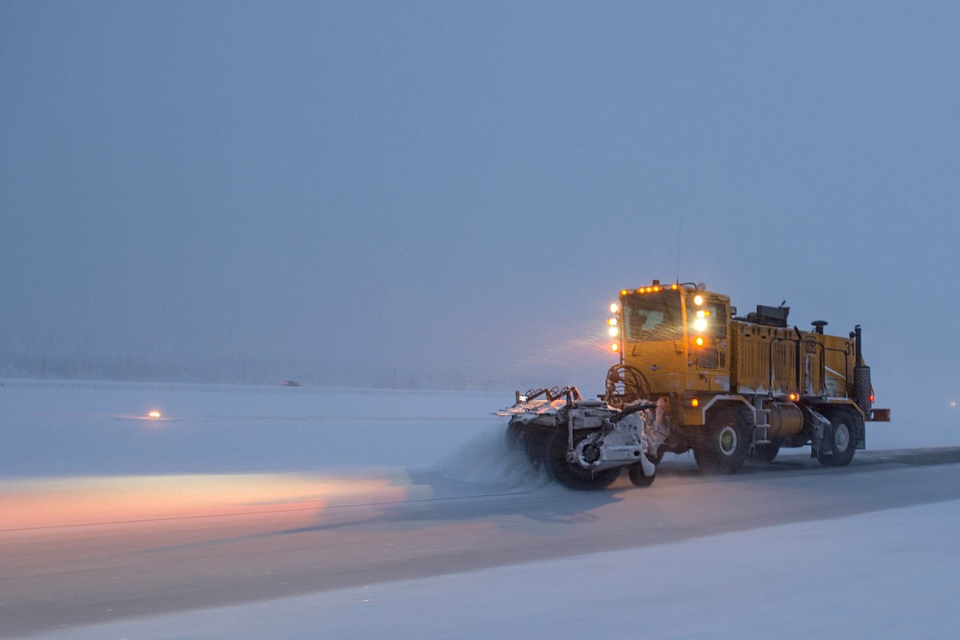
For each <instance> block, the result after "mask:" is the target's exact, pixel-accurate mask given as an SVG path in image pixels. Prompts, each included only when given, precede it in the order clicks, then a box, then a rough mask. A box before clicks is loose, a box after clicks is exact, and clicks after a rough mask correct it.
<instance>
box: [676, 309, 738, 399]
mask: <svg viewBox="0 0 960 640" xmlns="http://www.w3.org/2000/svg"><path fill="white" fill-rule="evenodd" d="M684 312H685V315H686V322H685V326H686V332H687V336H686V343H687V353H688V358H687V371H688V374H687V388H688V389H690V390H697V391H716V392H726V391H729V390H730V365H729V362H728V358H727V334H728V331H729V323H730V301H729V299H728V298H727V297H726V296H720V295H717V294H712V293H707V292H705V291H692V292H689V293H687V295H685V296H684Z"/></svg>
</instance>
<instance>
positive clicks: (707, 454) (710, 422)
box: [693, 407, 750, 474]
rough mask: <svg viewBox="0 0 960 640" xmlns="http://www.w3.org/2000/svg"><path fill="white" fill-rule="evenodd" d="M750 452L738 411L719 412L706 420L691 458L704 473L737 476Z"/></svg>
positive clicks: (744, 427)
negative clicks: (733, 474)
mask: <svg viewBox="0 0 960 640" xmlns="http://www.w3.org/2000/svg"><path fill="white" fill-rule="evenodd" d="M749 448H750V441H749V435H748V432H747V419H746V416H744V414H743V412H742V411H740V410H739V409H737V408H733V407H731V408H728V409H722V410H720V411H718V412H716V413H713V414H711V415H710V417H708V418H707V424H706V425H704V427H703V429H702V430H701V432H700V436H699V438H698V439H697V442H696V444H695V446H694V447H693V457H694V459H695V460H696V461H697V466H698V467H700V470H701V471H703V472H704V473H717V474H730V473H736V472H737V471H739V470H740V468H741V467H742V466H743V463H744V461H745V460H746V459H747V452H748V451H749Z"/></svg>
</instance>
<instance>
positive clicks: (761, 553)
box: [0, 380, 960, 639]
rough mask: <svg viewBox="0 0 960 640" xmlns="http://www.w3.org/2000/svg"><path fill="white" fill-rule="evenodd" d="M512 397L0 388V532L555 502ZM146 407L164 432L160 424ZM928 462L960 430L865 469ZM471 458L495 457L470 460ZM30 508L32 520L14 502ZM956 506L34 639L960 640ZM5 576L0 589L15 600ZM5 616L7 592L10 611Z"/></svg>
mask: <svg viewBox="0 0 960 640" xmlns="http://www.w3.org/2000/svg"><path fill="white" fill-rule="evenodd" d="M511 395H512V394H510V393H509V392H506V393H504V394H486V393H473V394H471V393H437V392H398V391H389V392H387V391H344V390H325V389H310V388H283V387H276V388H264V387H253V388H245V387H217V386H206V387H204V386H186V385H145V384H129V385H124V384H116V383H109V384H108V383H103V384H93V383H70V382H56V381H20V380H4V381H0V507H3V508H0V530H2V529H4V528H7V529H8V530H9V529H12V528H16V526H31V527H41V528H42V527H47V526H58V527H64V526H74V525H77V524H89V522H81V521H71V520H70V517H71V515H70V513H67V512H66V511H65V510H63V509H55V510H51V509H46V508H44V503H43V499H49V500H51V502H50V504H54V502H53V501H54V500H63V499H65V500H67V501H68V502H69V500H71V498H70V492H71V491H84V492H86V493H84V495H86V496H88V497H89V496H91V495H96V496H100V498H101V499H102V501H103V502H104V503H109V508H105V510H104V511H103V512H102V513H100V512H98V511H96V510H91V509H89V508H86V509H84V510H83V511H82V518H86V519H90V518H94V519H96V518H103V520H102V522H113V521H124V519H131V520H132V519H135V518H137V517H139V516H140V515H142V514H141V513H140V511H138V509H141V510H142V509H143V508H144V505H143V504H142V503H141V504H137V503H133V502H124V501H123V500H122V499H121V498H120V497H119V496H121V495H123V494H126V493H129V491H130V487H131V486H135V487H141V489H138V490H137V491H135V492H134V493H135V494H136V495H140V496H142V495H143V492H144V491H154V490H156V491H158V492H159V491H161V490H163V491H168V492H169V491H170V490H171V489H170V487H171V486H174V487H175V489H174V491H175V493H176V495H177V496H178V499H177V502H176V504H174V505H165V503H163V502H162V501H153V502H151V503H150V507H149V508H150V509H151V510H153V513H154V514H155V515H158V516H162V515H163V514H164V512H163V509H171V510H173V509H180V510H183V509H188V510H189V508H192V506H195V507H196V508H197V509H204V508H207V507H209V506H210V505H215V504H216V501H217V500H219V499H221V494H220V493H219V492H218V491H217V486H219V484H226V483H229V484H230V485H231V486H234V487H235V486H237V484H238V483H243V482H246V483H248V484H249V485H250V487H251V488H250V491H252V492H260V494H261V495H259V496H258V500H256V501H249V504H245V505H244V508H255V507H249V505H257V504H267V503H270V502H271V500H274V499H276V497H277V496H278V495H280V494H281V493H282V494H284V495H288V494H290V492H291V491H293V492H297V491H299V492H301V493H303V495H309V496H310V498H311V499H314V500H315V499H318V498H317V496H320V497H321V498H323V499H325V500H328V499H330V496H329V495H327V494H324V493H323V492H324V491H327V492H330V491H334V490H333V489H330V487H336V490H335V491H334V492H335V493H336V497H337V499H339V500H341V501H346V502H345V504H346V503H349V504H364V503H369V502H371V501H392V500H401V501H403V500H414V499H417V497H418V496H420V494H418V493H417V492H418V491H430V492H431V493H432V495H434V496H436V495H437V494H438V493H443V492H446V493H447V494H448V495H452V494H458V493H459V494H460V495H463V494H464V493H466V494H470V493H471V492H473V493H474V494H477V495H479V494H483V493H484V492H489V491H491V490H494V491H502V492H507V493H509V492H511V491H521V492H523V493H525V494H527V495H532V496H533V497H534V498H535V497H536V496H537V495H539V494H538V492H544V493H543V495H544V496H545V498H546V497H550V498H551V499H555V498H556V496H554V495H553V494H554V493H556V492H557V491H558V490H557V488H556V487H553V486H551V485H549V483H547V482H546V481H545V480H544V478H543V477H542V476H539V475H538V474H536V473H535V472H532V471H531V470H529V469H528V468H527V467H526V466H524V465H523V464H522V461H520V460H517V458H515V457H510V456H506V455H504V452H503V450H502V449H501V447H502V445H501V441H500V438H499V429H500V428H501V427H500V424H499V422H498V420H497V419H496V418H493V417H492V416H490V415H489V413H490V412H491V411H493V410H496V409H498V408H500V407H501V406H503V405H505V404H508V403H509V401H510V396H511ZM151 410H159V411H160V412H161V413H162V417H161V418H160V419H150V418H148V417H147V415H148V413H149V412H150V411H151ZM896 415H897V414H896V413H895V416H896ZM919 445H922V446H938V445H939V446H958V445H960V430H958V429H957V424H956V422H955V421H954V422H942V423H939V424H935V425H934V424H926V425H911V428H910V430H906V429H905V427H904V426H903V425H902V424H900V423H899V422H894V423H892V424H889V425H870V427H869V431H868V447H869V448H870V449H872V450H876V449H902V448H910V447H915V446H919ZM477 450H479V451H480V452H481V454H483V455H479V456H478V455H473V456H471V455H470V454H468V452H473V453H475V452H476V451H477ZM805 453H806V452H805V451H804V452H800V453H796V454H794V455H805ZM686 458H687V457H685V456H684V457H675V456H668V457H667V459H666V460H665V468H667V467H669V466H670V465H675V466H677V467H678V468H684V465H686V466H690V462H689V460H688V459H686ZM494 460H496V461H494ZM415 470H420V471H415ZM417 473H429V474H430V477H431V478H432V480H431V483H430V484H429V485H418V484H416V483H413V482H411V481H410V478H411V477H415V476H416V474H417ZM400 477H403V478H405V479H406V480H404V481H403V482H398V480H397V478H400ZM444 478H445V479H446V480H442V479H444ZM291 487H293V488H292V489H291ZM200 488H202V490H199V489H200ZM491 488H493V489H491ZM194 489H196V490H194ZM656 490H657V485H656V484H655V485H654V486H653V487H652V488H651V489H650V491H656ZM877 490H878V491H884V490H889V487H886V485H878V487H877ZM27 492H29V493H27ZM271 492H275V493H276V495H274V494H273V493H271ZM548 494H549V495H548ZM25 495H29V496H30V503H29V504H25V503H24V501H23V500H19V501H18V497H22V496H25ZM331 495H332V494H331ZM37 496H39V498H37ZM105 496H106V497H108V498H109V499H107V498H105ZM184 496H188V498H187V499H186V503H188V504H185V499H184V498H183V497H184ZM189 496H192V498H189ZM421 497H422V496H421ZM190 499H193V500H194V501H195V502H196V504H195V505H192V506H191V504H189V500H190ZM205 501H206V502H205ZM958 507H960V502H957V501H943V502H934V503H930V504H922V505H916V506H907V507H904V508H899V509H890V510H885V511H877V512H872V513H865V514H860V515H854V516H848V517H842V518H833V519H825V520H815V521H801V522H797V523H793V524H788V525H782V526H775V527H765V528H761V529H756V530H752V531H740V532H736V533H725V534H722V535H705V536H700V537H697V536H693V537H691V538H690V539H685V540H684V541H682V542H680V541H678V542H670V543H666V544H662V545H658V546H646V547H643V548H636V549H628V550H624V551H615V552H604V553H587V554H584V555H580V556H576V557H572V558H566V559H555V560H550V561H545V562H534V563H525V564H524V563H520V564H509V565H507V566H500V567H493V568H487V569H482V570H479V571H472V572H467V573H456V572H453V573H449V574H443V575H434V576H431V577H425V578H420V579H416V580H402V581H398V582H378V581H373V582H371V584H369V585H368V586H365V587H357V588H347V589H340V590H335V591H325V592H323V593H317V594H312V595H304V596H298V597H292V598H283V599H277V600H269V601H263V602H257V603H254V604H246V605H240V606H233V607H220V608H213V609H206V610H200V611H190V612H174V613H169V614H165V615H159V616H151V617H144V618H135V619H128V620H121V621H118V622H111V623H108V624H97V625H90V626H81V627H71V628H68V629H63V630H60V631H48V632H46V633H45V634H43V635H41V636H39V637H44V638H58V639H60V638H81V639H88V638H89V639H93V638H144V639H146V638H307V637H311V638H312V637H330V638H354V637H356V638H360V637H364V638H369V637H397V638H420V637H464V638H486V637H512V638H530V637H551V638H558V637H560V638H567V637H569V638H575V637H576V638H582V637H587V636H589V637H651V638H654V637H656V638H669V637H685V638H699V637H730V638H733V637H766V636H768V635H769V634H771V633H773V634H775V635H776V636H777V637H811V636H821V637H846V638H859V637H864V638H866V637H871V638H876V637H902V636H903V635H904V634H908V633H909V634H910V635H912V636H916V637H931V638H933V637H943V638H947V637H954V636H955V632H954V630H955V629H956V628H957V625H958V623H960V613H958V610H957V609H956V607H954V606H953V605H952V597H953V595H954V594H955V593H956V592H957V588H958V587H960V579H958V578H957V576H958V575H960V571H958V570H960V566H958V565H960V553H958V551H960V542H958V541H960V535H958V534H960V509H958ZM171 513H172V511H171ZM587 515H589V514H587ZM77 517H81V516H77ZM94 521H97V522H99V521H100V520H94ZM5 523H6V524H5ZM16 523H19V525H17V524H16ZM24 523H26V525H24ZM601 524H602V521H601ZM546 531H547V534H548V535H549V530H546ZM0 533H2V531H0ZM597 535H603V531H602V527H601V529H600V530H599V531H598V532H597ZM2 572H3V569H2V567H0V583H6V584H7V585H8V587H7V588H10V585H14V587H15V586H16V584H17V582H16V581H14V580H11V579H5V578H7V577H8V576H3V574H2ZM4 599H5V598H4V596H3V594H2V592H0V605H2V604H3V600H4ZM7 599H9V598H7Z"/></svg>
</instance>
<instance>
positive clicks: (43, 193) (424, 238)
mask: <svg viewBox="0 0 960 640" xmlns="http://www.w3.org/2000/svg"><path fill="white" fill-rule="evenodd" d="M958 18H960V9H958V8H957V6H956V5H955V4H953V3H946V2H926V3H923V2H921V3H884V2H869V3H866V2H859V3H844V2H822V3H792V2H782V3H770V2H756V3H746V2H741V3H707V2H703V3H674V2H663V3H638V2H624V3H616V2H604V3H592V2H584V3H555V2H525V3H519V2H411V3H395V2H373V3H371V2H339V3H331V2H327V3H316V2H282V3H278V2H269V3H267V2H264V3H243V2H222V3H215V2H151V3H130V2H107V3H93V2H76V3H63V2H44V3H36V2H13V1H6V2H3V3H0V216H2V218H0V219H2V223H0V269H2V273H3V277H2V279H0V299H2V301H3V304H2V306H0V332H2V335H0V343H2V344H5V345H7V347H8V353H20V351H21V350H23V349H34V350H35V351H43V352H44V353H47V352H49V353H55V352H56V350H57V349H63V350H66V351H70V350H73V351H77V350H79V351H81V352H83V353H86V354H97V353H111V354H123V353H134V354H140V355H143V354H147V355H148V356H151V357H158V358H160V357H167V358H171V357H180V356H184V357H186V356H185V355H184V354H187V355H189V357H192V358H200V359H203V360H208V361H209V362H219V361H226V360H228V359H234V360H235V361H243V362H251V363H256V362H259V361H262V360H271V361H273V362H279V363H281V365H280V368H281V369H282V368H283V366H284V365H283V364H282V363H285V362H286V363H290V365H289V370H290V371H294V372H297V371H303V370H304V369H305V368H306V369H313V370H316V371H322V372H324V373H323V376H321V377H322V378H323V379H324V380H328V381H330V380H338V379H339V380H343V381H345V382H348V383H351V384H352V383H355V382H357V381H361V382H362V381H363V380H364V379H365V378H369V376H370V375H371V374H370V371H373V370H380V369H383V370H393V371H400V372H401V374H400V375H402V376H406V375H408V374H409V373H410V372H417V371H419V372H420V374H421V375H422V376H425V377H429V376H435V377H436V378H437V379H438V381H437V384H441V386H442V384H443V380H446V379H449V378H450V377H451V376H454V375H467V376H468V377H470V378H471V379H476V380H478V381H479V380H487V381H493V382H494V383H500V382H502V383H503V386H510V385H513V384H519V382H518V381H520V380H526V381H528V386H529V385H533V384H540V383H548V382H549V383H551V384H555V383H564V382H577V383H580V384H584V385H587V386H589V384H596V385H599V382H600V380H598V379H596V378H597V377H598V376H599V375H600V372H602V371H603V369H604V368H605V367H606V365H607V364H609V363H610V362H612V360H613V358H612V357H610V356H609V355H608V354H606V353H605V352H604V348H605V344H606V342H605V340H604V337H603V329H604V325H603V322H604V318H605V317H606V316H605V313H606V312H605V307H606V304H607V303H609V301H610V300H612V299H613V298H614V297H615V295H616V292H617V291H618V290H619V289H620V288H622V287H625V286H627V287H632V286H639V285H641V284H644V283H648V282H649V281H650V280H651V279H652V278H660V279H663V280H670V281H672V280H674V279H676V278H677V275H678V273H677V265H678V258H679V266H680V268H679V278H680V279H681V280H682V281H704V282H706V283H707V284H708V286H710V288H711V289H714V290H718V291H722V292H725V293H729V294H730V295H731V296H732V297H733V298H734V304H736V305H738V306H739V307H740V309H741V310H749V308H750V307H752V306H753V305H756V304H758V303H765V304H777V303H779V302H780V301H781V300H783V299H784V298H786V299H787V301H788V303H789V304H790V305H791V306H792V307H793V309H794V312H793V314H794V315H793V316H792V317H791V320H792V321H794V322H796V323H797V324H801V326H809V325H808V323H809V321H810V320H814V319H819V318H822V319H825V320H828V321H830V323H831V324H830V326H829V327H828V330H833V331H836V332H840V333H846V332H847V331H849V330H850V328H852V325H853V324H855V323H862V324H863V325H864V330H865V340H866V341H867V345H866V349H867V356H868V357H869V359H870V361H871V363H872V364H873V365H874V369H875V373H874V380H875V384H876V385H877V387H878V388H879V390H880V391H881V397H882V396H883V392H884V391H886V392H887V393H888V395H890V394H892V393H894V392H899V390H900V389H904V388H915V389H920V388H921V387H923V386H924V385H925V386H926V387H927V389H926V391H925V392H926V393H929V394H930V396H931V397H932V398H934V399H935V401H936V402H940V401H941V400H942V401H943V402H944V404H945V403H946V401H947V397H948V396H950V395H951V394H956V393H957V392H958V391H960V389H958V380H957V366H956V362H957V361H958V359H960V346H958V339H957V335H958V333H960V321H958V317H957V315H958V314H957V307H958V305H957V300H958V293H960V292H958V289H960V287H958V284H957V282H958V276H960V273H958V271H960V268H958V260H957V257H956V241H957V237H958V231H960V221H958V218H957V215H956V214H957V205H958V202H960V180H958V176H960V167H958V158H960V154H958V148H960V140H958V132H960V124H958V123H960V120H958V114H960V89H958V83H957V81H956V77H957V68H958V63H960V58H958V52H960V45H958V40H957V38H956V34H957V33H958V31H960V20H958ZM678 237H679V240H680V242H679V255H678ZM251 366H252V365H251ZM292 375H293V374H291V376H292ZM587 378H589V379H587ZM911 385H912V387H911Z"/></svg>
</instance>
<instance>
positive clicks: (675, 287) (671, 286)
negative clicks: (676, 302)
mask: <svg viewBox="0 0 960 640" xmlns="http://www.w3.org/2000/svg"><path fill="white" fill-rule="evenodd" d="M670 288H671V289H673V290H674V291H676V290H677V289H679V288H680V285H678V284H672V285H670Z"/></svg>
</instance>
